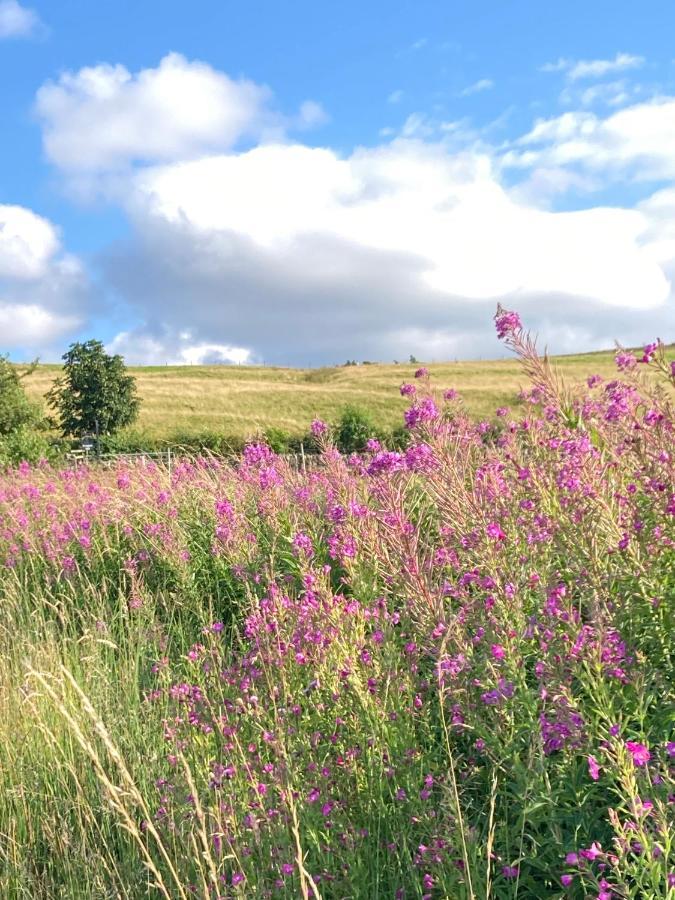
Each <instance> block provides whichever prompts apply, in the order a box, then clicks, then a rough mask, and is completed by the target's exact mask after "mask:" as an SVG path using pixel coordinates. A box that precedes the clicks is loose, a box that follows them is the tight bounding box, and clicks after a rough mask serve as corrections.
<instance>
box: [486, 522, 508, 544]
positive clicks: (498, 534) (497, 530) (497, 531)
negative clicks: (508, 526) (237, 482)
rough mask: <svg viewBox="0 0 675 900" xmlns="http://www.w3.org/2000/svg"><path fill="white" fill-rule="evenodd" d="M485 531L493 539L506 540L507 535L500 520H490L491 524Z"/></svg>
mask: <svg viewBox="0 0 675 900" xmlns="http://www.w3.org/2000/svg"><path fill="white" fill-rule="evenodd" d="M485 532H486V534H487V536H488V537H489V538H492V540H493V541H504V540H506V535H505V534H504V532H503V531H502V529H501V526H500V525H499V523H498V522H490V524H489V525H488V526H487V528H486V529H485Z"/></svg>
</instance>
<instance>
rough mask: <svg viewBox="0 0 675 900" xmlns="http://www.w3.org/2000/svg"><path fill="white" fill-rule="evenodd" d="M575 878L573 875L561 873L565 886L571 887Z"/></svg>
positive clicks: (561, 880) (561, 881)
mask: <svg viewBox="0 0 675 900" xmlns="http://www.w3.org/2000/svg"><path fill="white" fill-rule="evenodd" d="M573 880H574V879H573V878H572V876H571V875H561V876H560V883H561V884H562V886H563V887H569V886H570V885H571V884H572V881H573Z"/></svg>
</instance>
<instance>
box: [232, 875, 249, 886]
mask: <svg viewBox="0 0 675 900" xmlns="http://www.w3.org/2000/svg"><path fill="white" fill-rule="evenodd" d="M245 877H246V876H245V875H244V873H243V872H235V873H234V875H233V876H232V884H233V885H235V886H236V885H238V884H241V883H242V881H244V879H245Z"/></svg>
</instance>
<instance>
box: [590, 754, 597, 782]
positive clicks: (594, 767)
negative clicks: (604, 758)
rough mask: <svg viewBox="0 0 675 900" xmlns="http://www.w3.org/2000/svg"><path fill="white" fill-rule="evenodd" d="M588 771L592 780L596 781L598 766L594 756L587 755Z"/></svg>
mask: <svg viewBox="0 0 675 900" xmlns="http://www.w3.org/2000/svg"><path fill="white" fill-rule="evenodd" d="M588 773H589V775H590V776H591V778H592V779H593V781H597V780H598V778H600V766H599V765H598V761H597V759H596V758H595V757H594V756H589V757H588Z"/></svg>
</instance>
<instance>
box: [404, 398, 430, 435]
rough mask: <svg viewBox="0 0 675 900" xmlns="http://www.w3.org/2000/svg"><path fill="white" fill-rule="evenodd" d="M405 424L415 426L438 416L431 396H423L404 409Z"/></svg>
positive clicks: (409, 426) (410, 426)
mask: <svg viewBox="0 0 675 900" xmlns="http://www.w3.org/2000/svg"><path fill="white" fill-rule="evenodd" d="M403 418H404V419H405V424H406V426H407V427H408V428H415V427H416V426H417V425H421V424H422V423H423V422H433V421H434V419H437V418H438V407H437V406H436V404H435V403H434V401H433V400H432V398H431V397H424V399H422V400H420V401H419V402H418V403H413V405H412V406H411V407H410V408H409V409H406V411H405V412H404V414H403Z"/></svg>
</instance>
